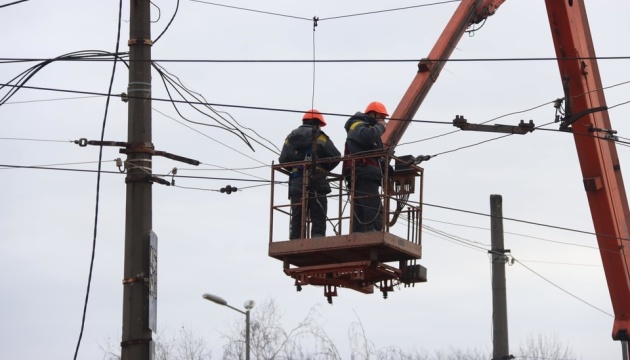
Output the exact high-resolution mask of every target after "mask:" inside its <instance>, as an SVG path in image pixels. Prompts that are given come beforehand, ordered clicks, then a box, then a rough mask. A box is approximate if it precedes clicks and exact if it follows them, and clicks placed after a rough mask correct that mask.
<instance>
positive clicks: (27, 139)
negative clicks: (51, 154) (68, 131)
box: [0, 137, 72, 143]
mask: <svg viewBox="0 0 630 360" xmlns="http://www.w3.org/2000/svg"><path fill="white" fill-rule="evenodd" d="M0 140H16V141H43V142H60V143H72V140H49V139H29V138H13V137H0Z"/></svg>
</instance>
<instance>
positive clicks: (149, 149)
mask: <svg viewBox="0 0 630 360" xmlns="http://www.w3.org/2000/svg"><path fill="white" fill-rule="evenodd" d="M74 143H75V144H77V145H79V146H81V147H86V146H88V145H96V146H118V147H125V148H124V149H120V150H119V152H120V153H121V154H132V153H142V154H151V155H153V156H162V157H165V158H168V159H171V160H175V161H179V162H183V163H186V164H190V165H195V166H198V165H199V164H201V162H200V161H199V160H195V159H190V158H187V157H183V156H179V155H175V154H171V153H168V152H166V151H162V150H155V148H154V147H153V144H151V143H136V144H130V143H128V142H122V141H97V140H88V139H86V138H81V139H79V140H74Z"/></svg>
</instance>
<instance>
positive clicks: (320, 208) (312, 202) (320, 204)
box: [289, 190, 328, 240]
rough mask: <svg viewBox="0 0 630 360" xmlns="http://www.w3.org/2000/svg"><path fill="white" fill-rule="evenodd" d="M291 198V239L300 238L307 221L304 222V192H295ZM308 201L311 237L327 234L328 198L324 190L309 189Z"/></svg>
mask: <svg viewBox="0 0 630 360" xmlns="http://www.w3.org/2000/svg"><path fill="white" fill-rule="evenodd" d="M290 199H291V204H294V205H291V226H290V229H289V239H291V240H293V239H300V238H301V234H302V226H306V222H304V223H302V192H300V193H299V194H293V195H291V196H290ZM304 201H306V211H307V214H306V215H307V216H306V217H305V219H306V220H308V218H309V217H310V219H311V237H312V238H314V237H322V236H326V213H327V210H328V199H327V198H326V194H325V193H324V192H319V193H318V192H317V191H316V190H309V192H308V197H307V198H306V199H305V200H304Z"/></svg>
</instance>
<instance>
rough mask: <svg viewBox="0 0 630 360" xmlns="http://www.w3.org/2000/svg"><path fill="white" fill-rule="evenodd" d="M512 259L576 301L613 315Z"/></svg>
mask: <svg viewBox="0 0 630 360" xmlns="http://www.w3.org/2000/svg"><path fill="white" fill-rule="evenodd" d="M512 259H514V261H515V262H517V263H519V264H520V265H521V266H523V267H524V268H525V269H527V270H529V271H531V272H532V273H534V275H536V276H538V277H539V278H541V279H543V280H545V281H546V282H548V283H549V284H551V285H553V286H554V287H555V288H557V289H559V290H560V291H562V292H564V293H565V294H567V295H569V296H571V297H572V298H574V299H576V300H578V301H580V302H582V303H584V304H586V305H588V306H590V307H592V308H593V309H595V310H597V311H599V312H601V313H604V314H606V315H608V316H610V317H613V315H612V314H611V313H609V312H607V311H605V310H602V309H600V308H598V307H597V306H595V305H593V304H591V303H589V302H587V301H585V300H583V299H581V298H579V297H578V296H576V295H574V294H573V293H571V292H569V291H567V290H565V289H563V288H561V287H560V286H558V285H557V284H555V283H554V282H552V281H551V280H549V279H547V278H546V277H544V276H542V275H540V274H539V273H537V272H536V271H534V270H533V269H532V268H530V267H529V266H527V265H525V264H523V263H522V262H521V261H519V260H518V259H515V258H514V257H512Z"/></svg>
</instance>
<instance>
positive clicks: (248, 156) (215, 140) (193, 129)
mask: <svg viewBox="0 0 630 360" xmlns="http://www.w3.org/2000/svg"><path fill="white" fill-rule="evenodd" d="M153 110H154V111H156V112H157V113H159V114H161V115H162V116H164V117H167V118H169V119H171V120H173V121H175V122H176V123H178V124H180V125H182V126H185V127H187V128H189V129H191V130H192V131H195V132H196V133H198V134H201V135H203V136H205V137H207V138H208V139H210V140H212V141H214V142H216V143H218V144H221V145H223V146H225V147H227V148H228V149H230V150H233V151H235V152H237V153H239V154H241V155H243V156H245V157H247V158H249V159H251V160H254V161H256V162H257V163H259V164H263V165H267V164H265V163H264V162H262V161H260V160H258V159H255V158H253V157H251V156H250V155H247V154H245V153H244V152H242V151H239V150H237V149H235V148H233V147H231V146H229V145H227V144H225V143H223V142H221V141H219V140H217V139H215V138H213V137H211V136H210V135H208V134H206V133H203V132H201V131H199V130H197V129H195V128H194V127H192V126H189V125H186V124H184V123H183V122H181V121H179V120H177V119H175V118H174V117H172V116H169V115H166V114H165V113H163V112H161V111H160V110H157V109H156V108H153Z"/></svg>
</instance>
